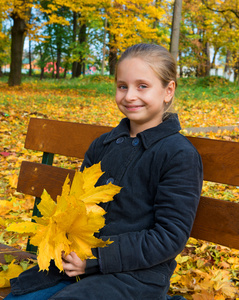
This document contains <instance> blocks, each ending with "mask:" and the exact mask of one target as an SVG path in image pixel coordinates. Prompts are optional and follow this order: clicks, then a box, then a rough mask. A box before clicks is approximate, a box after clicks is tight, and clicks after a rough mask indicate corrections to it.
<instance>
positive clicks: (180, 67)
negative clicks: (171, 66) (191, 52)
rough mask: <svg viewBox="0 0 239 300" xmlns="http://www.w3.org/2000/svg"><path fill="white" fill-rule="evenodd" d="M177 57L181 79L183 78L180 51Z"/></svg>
mask: <svg viewBox="0 0 239 300" xmlns="http://www.w3.org/2000/svg"><path fill="white" fill-rule="evenodd" d="M178 57H179V77H180V78H182V77H183V66H182V63H180V61H181V57H182V52H181V51H179V52H178Z"/></svg>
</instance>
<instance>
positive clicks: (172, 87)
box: [164, 80, 176, 104]
mask: <svg viewBox="0 0 239 300" xmlns="http://www.w3.org/2000/svg"><path fill="white" fill-rule="evenodd" d="M175 88H176V87H175V82H174V81H173V80H171V81H170V82H169V84H168V85H167V87H166V88H165V91H166V95H165V98H164V102H165V103H166V104H167V103H169V102H170V101H171V100H172V98H173V96H174V93H175Z"/></svg>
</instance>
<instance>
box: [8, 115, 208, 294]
mask: <svg viewBox="0 0 239 300" xmlns="http://www.w3.org/2000/svg"><path fill="white" fill-rule="evenodd" d="M179 130H180V124H179V121H178V118H177V115H176V114H171V115H170V117H169V118H167V119H166V120H165V121H164V122H163V123H161V124H159V125H158V126H157V127H154V128H150V129H148V130H145V131H143V132H141V133H139V134H137V137H135V138H132V137H130V134H129V120H128V119H126V118H125V119H123V120H122V121H121V122H120V124H119V125H118V126H117V127H116V128H114V129H113V130H112V131H111V132H109V133H106V134H104V135H102V136H101V137H99V138H98V139H96V140H95V141H94V142H93V143H92V144H91V146H90V148H89V150H88V151H87V153H86V155H85V159H84V162H83V165H82V169H83V168H84V167H89V166H91V165H92V164H95V163H98V162H100V161H101V167H102V170H103V171H104V172H105V173H104V174H103V175H102V176H101V178H100V179H99V181H98V183H97V184H98V185H103V184H107V183H108V182H113V183H114V184H116V185H119V186H121V187H122V190H121V192H120V193H119V194H118V195H116V196H115V199H114V200H113V201H111V202H108V203H104V204H102V207H103V208H104V209H105V210H106V212H107V213H106V215H105V219H106V225H105V227H104V228H103V229H101V231H100V233H99V236H100V237H101V238H103V239H108V238H110V240H113V241H114V242H113V243H112V244H110V245H108V246H107V247H105V248H99V249H97V250H98V251H95V254H96V255H97V257H98V259H97V260H89V261H87V269H86V273H87V274H89V273H91V272H93V273H94V272H97V270H99V271H100V273H101V274H102V273H103V274H109V273H122V272H124V273H128V274H130V275H131V276H133V277H134V278H135V279H138V280H140V281H141V282H144V283H146V284H147V283H151V284H156V285H158V284H159V285H168V284H169V280H170V277H171V275H172V273H173V271H174V269H175V266H176V262H175V257H176V256H177V255H178V254H179V253H180V252H181V251H182V250H183V248H184V246H185V244H186V242H187V240H188V238H189V235H190V232H191V229H192V225H193V221H194V218H195V215H196V211H197V207H198V203H199V198H200V194H201V188H202V180H203V172H202V162H201V158H200V156H199V154H198V152H197V150H196V149H195V148H194V146H193V145H192V144H191V143H190V141H189V140H188V139H187V138H186V137H184V136H183V135H181V134H180V133H179ZM41 273H43V274H44V272H40V273H38V274H41ZM29 274H30V273H29ZM53 278H55V277H54V276H53ZM53 281H54V280H53ZM19 285H20V284H19V280H14V281H12V291H13V292H14V289H15V290H18V291H17V292H16V294H19V293H21V292H19Z"/></svg>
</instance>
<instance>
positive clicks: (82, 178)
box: [7, 163, 121, 271]
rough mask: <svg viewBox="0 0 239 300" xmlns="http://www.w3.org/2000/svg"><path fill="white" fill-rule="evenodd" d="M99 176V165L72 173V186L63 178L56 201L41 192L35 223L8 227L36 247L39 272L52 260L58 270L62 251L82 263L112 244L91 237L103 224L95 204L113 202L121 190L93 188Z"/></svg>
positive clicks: (103, 212) (100, 208)
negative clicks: (38, 212)
mask: <svg viewBox="0 0 239 300" xmlns="http://www.w3.org/2000/svg"><path fill="white" fill-rule="evenodd" d="M102 174H103V172H102V171H101V166H100V163H98V164H95V165H93V166H92V167H89V168H85V169H84V171H83V172H76V174H75V176H74V179H73V181H72V185H71V187H70V180H69V177H68V176H67V178H66V180H65V183H64V185H63V188H62V194H61V196H58V197H57V202H55V201H54V200H52V198H51V196H50V195H49V194H48V193H47V192H46V191H45V190H44V192H43V194H42V197H41V199H42V200H41V202H40V203H39V204H38V209H39V211H40V212H41V214H42V217H41V218H39V217H32V218H33V219H34V220H35V222H31V221H25V222H21V223H17V224H16V223H15V224H14V223H13V224H11V225H10V226H9V227H8V228H7V230H8V231H15V232H18V233H26V234H28V235H29V236H30V241H31V244H32V245H35V246H38V255H37V260H38V265H39V268H40V270H49V265H50V261H51V260H52V259H53V260H54V261H55V264H56V266H57V267H58V268H59V270H60V271H63V267H62V252H63V251H64V252H65V255H68V254H69V253H70V252H72V251H74V252H75V253H76V254H77V255H78V256H79V257H80V258H81V259H82V260H84V259H87V258H90V259H91V258H95V257H94V255H93V254H92V251H91V249H92V248H96V247H105V246H106V245H108V244H110V243H112V242H111V241H109V240H108V241H103V240H101V239H98V238H96V237H95V236H94V234H95V233H96V232H99V230H100V229H101V228H102V227H104V225H105V218H104V214H105V210H104V209H103V208H102V207H100V206H99V205H98V204H99V203H100V202H108V201H111V200H113V197H114V195H115V194H117V193H119V192H120V190H121V187H118V186H116V185H113V184H112V183H109V184H107V185H103V186H97V187H95V184H96V182H97V181H98V179H99V177H100V176H101V175H102Z"/></svg>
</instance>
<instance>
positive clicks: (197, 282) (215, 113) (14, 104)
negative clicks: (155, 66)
mask: <svg viewBox="0 0 239 300" xmlns="http://www.w3.org/2000/svg"><path fill="white" fill-rule="evenodd" d="M114 91H115V87H114V83H113V79H112V78H109V77H103V78H102V77H101V76H96V77H94V76H91V77H86V78H82V79H75V80H70V79H69V80H50V79H48V80H44V81H39V80H38V79H34V78H33V79H24V81H23V84H22V85H21V86H20V87H8V85H7V78H3V79H2V80H1V81H0V99H1V100H0V120H1V128H0V134H1V142H0V143H1V144H0V167H1V182H0V216H1V217H2V218H0V226H1V224H3V223H4V222H7V223H8V224H10V223H11V222H13V221H14V222H16V221H17V220H18V219H21V220H29V219H30V216H31V212H32V206H33V201H34V199H33V198H32V197H30V196H26V195H22V194H20V193H18V192H17V191H16V185H17V178H18V173H19V168H20V165H21V162H22V161H23V160H30V161H38V162H39V161H40V160H41V156H42V154H41V153H35V152H33V151H28V150H26V149H25V148H24V141H25V135H26V131H27V125H28V123H29V120H30V118H31V117H38V118H49V119H57V120H65V121H72V122H83V123H90V124H101V125H110V126H116V125H117V124H118V123H119V121H120V120H121V118H122V117H123V116H122V114H121V113H120V112H119V111H118V109H117V107H116V105H115V103H114ZM175 110H176V112H178V114H179V118H180V122H181V125H182V128H183V130H182V133H184V134H186V131H185V130H184V129H186V128H188V127H202V132H200V133H197V134H195V133H193V132H191V133H190V135H197V136H203V137H209V138H215V139H224V140H231V141H239V130H238V127H237V126H239V86H238V85H235V84H233V83H230V82H228V81H227V80H224V79H222V78H216V77H211V78H202V79H194V78H188V79H181V80H179V86H178V90H177V93H176V97H175ZM209 126H233V129H232V130H230V131H222V130H219V131H217V132H204V130H203V128H205V127H209ZM234 126H235V127H234ZM187 134H188V133H187ZM56 163H57V165H59V166H61V167H69V168H73V169H78V168H79V167H80V164H81V161H80V160H78V159H75V158H71V159H67V158H65V157H60V156H58V157H57V160H56ZM203 193H204V195H206V196H210V197H213V196H215V197H217V198H221V199H223V200H230V201H235V202H239V187H233V186H226V185H219V184H212V183H210V182H205V183H204V187H203ZM3 228H4V227H2V230H1V231H0V242H1V243H5V244H7V245H11V246H14V247H17V248H21V249H24V248H25V247H26V239H25V238H23V237H21V236H20V235H15V234H11V233H9V232H6V231H5V230H4V229H3ZM177 261H178V266H177V269H176V270H175V273H174V275H173V277H172V281H171V287H170V292H171V293H172V294H182V295H184V297H185V298H186V299H193V300H204V299H205V300H206V299H207V300H211V299H217V300H225V299H237V298H238V299H239V295H238V292H237V291H238V290H239V251H238V250H235V249H230V248H227V247H222V246H219V245H214V244H212V243H205V242H203V241H199V240H195V239H192V238H190V240H189V241H188V244H187V246H186V248H185V250H184V251H183V252H182V253H181V255H179V256H178V257H177ZM1 269H3V270H4V269H5V270H6V266H0V271H1Z"/></svg>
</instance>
